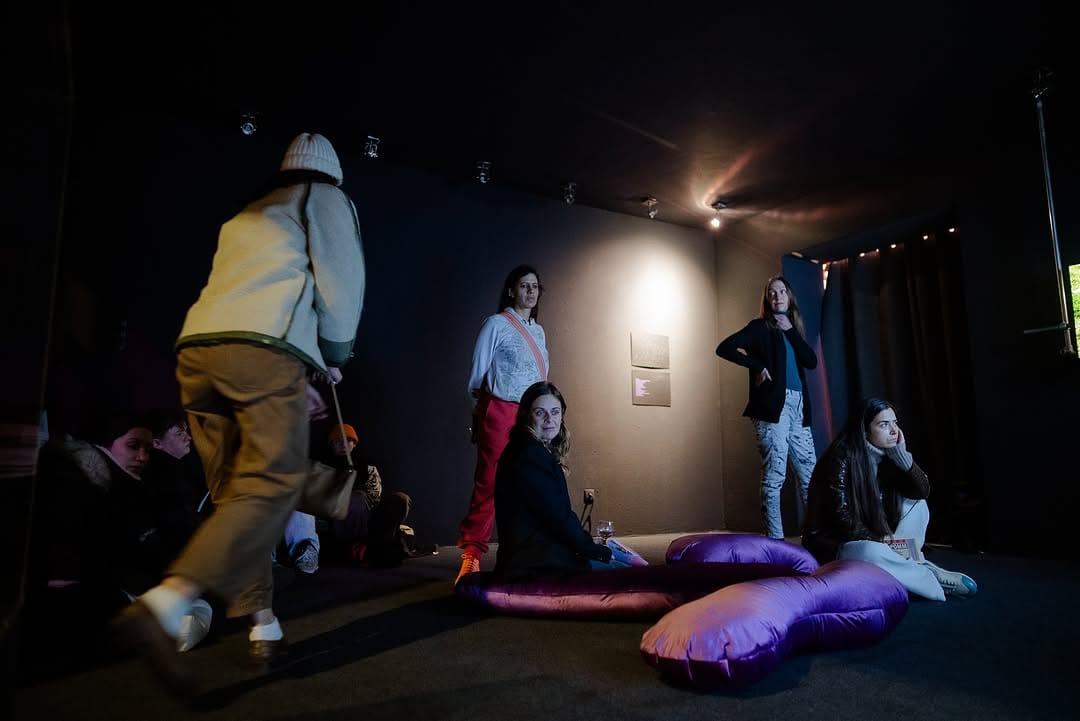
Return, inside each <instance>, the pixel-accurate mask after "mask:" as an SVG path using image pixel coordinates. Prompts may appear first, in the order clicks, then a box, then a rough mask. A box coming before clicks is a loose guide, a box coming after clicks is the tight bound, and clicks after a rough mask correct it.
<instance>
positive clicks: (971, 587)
mask: <svg viewBox="0 0 1080 721" xmlns="http://www.w3.org/2000/svg"><path fill="white" fill-rule="evenodd" d="M923 563H925V564H926V567H927V568H929V569H930V570H931V571H933V572H934V576H935V577H936V578H937V581H938V583H940V584H941V588H942V590H944V591H945V595H946V596H974V595H975V593H976V592H977V591H978V590H979V587H978V586H977V585H976V584H975V581H973V580H972V579H971V576H968V575H966V574H963V573H960V572H959V571H946V570H945V569H944V568H941V567H940V566H937V565H934V564H933V563H931V562H930V561H924V562H923Z"/></svg>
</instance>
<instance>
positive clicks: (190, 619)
mask: <svg viewBox="0 0 1080 721" xmlns="http://www.w3.org/2000/svg"><path fill="white" fill-rule="evenodd" d="M213 617H214V611H213V610H212V609H211V608H210V604H209V603H207V602H206V601H204V600H203V599H201V598H196V599H195V601H194V602H192V604H191V610H190V611H188V613H187V615H186V616H184V617H183V618H182V619H180V633H179V634H178V635H177V637H176V650H177V651H179V652H181V653H183V652H184V651H190V650H191V649H193V648H195V646H196V644H198V643H199V641H202V640H203V639H204V638H206V634H207V633H209V631H210V622H211V620H212V619H213Z"/></svg>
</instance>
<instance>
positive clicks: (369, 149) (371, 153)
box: [364, 135, 379, 158]
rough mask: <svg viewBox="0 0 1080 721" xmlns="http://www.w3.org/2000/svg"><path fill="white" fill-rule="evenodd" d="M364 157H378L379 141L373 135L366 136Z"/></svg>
mask: <svg viewBox="0 0 1080 721" xmlns="http://www.w3.org/2000/svg"><path fill="white" fill-rule="evenodd" d="M364 156H365V157H367V158H377V157H379V139H378V138H376V137H375V136H374V135H369V136H367V140H366V141H364Z"/></svg>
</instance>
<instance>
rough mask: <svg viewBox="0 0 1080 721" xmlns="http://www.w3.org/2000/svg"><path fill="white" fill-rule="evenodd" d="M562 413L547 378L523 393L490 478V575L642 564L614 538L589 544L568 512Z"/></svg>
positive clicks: (582, 570)
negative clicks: (493, 542) (495, 541)
mask: <svg viewBox="0 0 1080 721" xmlns="http://www.w3.org/2000/svg"><path fill="white" fill-rule="evenodd" d="M565 416H566V401H565V400H564V399H563V395H562V393H560V392H559V389H558V388H556V387H555V385H554V384H553V383H549V382H547V381H540V382H539V383H534V384H533V385H531V386H529V388H528V389H527V390H526V391H525V393H524V394H522V396H521V404H520V405H519V406H518V412H517V418H516V421H515V423H514V427H513V429H512V430H511V431H510V442H509V444H508V445H507V446H506V450H505V451H503V454H502V456H501V457H500V458H499V465H498V470H497V472H496V473H497V475H496V480H495V524H496V527H497V529H498V534H499V548H498V551H497V552H496V555H495V574H496V575H497V576H499V577H502V578H504V579H506V580H511V581H518V580H527V579H532V578H538V577H543V576H560V575H570V574H575V573H587V572H589V571H600V570H608V569H613V568H626V567H628V566H631V565H643V564H644V559H642V558H641V556H639V555H638V554H636V553H635V552H633V551H631V550H630V549H628V548H626V547H625V546H624V545H622V544H620V543H619V542H618V541H615V542H614V543H613V542H612V541H611V540H609V541H608V544H607V545H604V544H601V543H597V542H595V541H594V540H593V539H592V536H590V535H589V533H587V532H586V531H585V530H584V529H583V528H582V527H581V522H580V521H579V520H578V517H577V516H576V515H575V514H574V510H573V508H572V506H571V504H570V493H569V491H568V490H567V486H566V473H565V469H566V466H565V465H564V464H565V462H566V457H567V454H568V453H569V450H570V431H569V429H568V428H567V427H566V420H565ZM466 575H468V574H466Z"/></svg>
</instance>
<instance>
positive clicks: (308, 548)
mask: <svg viewBox="0 0 1080 721" xmlns="http://www.w3.org/2000/svg"><path fill="white" fill-rule="evenodd" d="M293 568H295V569H296V570H297V571H299V572H300V573H306V574H309V575H310V574H312V573H315V572H316V571H318V570H319V549H317V548H315V544H313V543H311V542H310V541H305V542H304V550H303V551H301V552H300V555H299V556H297V557H296V560H295V561H293Z"/></svg>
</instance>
